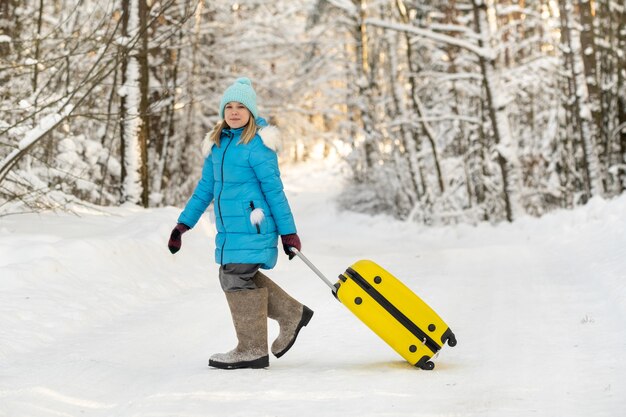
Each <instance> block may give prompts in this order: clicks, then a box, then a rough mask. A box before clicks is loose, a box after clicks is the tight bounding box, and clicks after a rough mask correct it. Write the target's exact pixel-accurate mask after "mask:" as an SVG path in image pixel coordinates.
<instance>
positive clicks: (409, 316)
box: [292, 248, 457, 370]
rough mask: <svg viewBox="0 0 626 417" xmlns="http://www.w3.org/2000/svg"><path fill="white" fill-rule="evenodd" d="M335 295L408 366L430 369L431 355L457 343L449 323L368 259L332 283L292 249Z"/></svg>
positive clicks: (356, 264)
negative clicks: (406, 362) (444, 346)
mask: <svg viewBox="0 0 626 417" xmlns="http://www.w3.org/2000/svg"><path fill="white" fill-rule="evenodd" d="M292 251H293V252H294V253H295V254H296V255H298V257H300V259H302V260H303V261H304V262H305V263H306V264H307V265H308V266H309V267H310V268H311V269H312V270H313V271H314V272H315V273H316V274H317V275H318V276H319V277H320V278H322V280H324V282H326V284H327V285H328V286H329V287H330V288H332V290H333V294H334V295H335V297H336V298H337V299H338V300H339V301H340V302H341V303H342V304H343V305H345V306H346V307H347V308H348V309H349V310H350V311H352V313H354V315H356V316H357V317H358V318H359V319H360V320H361V321H362V322H363V323H365V324H366V325H367V326H368V327H369V328H370V329H371V330H373V331H374V333H376V334H377V335H378V336H379V337H380V338H381V339H383V340H384V341H385V342H386V343H387V344H388V345H389V346H391V347H392V348H393V349H394V350H395V351H396V352H398V353H399V354H400V356H402V357H403V358H404V359H406V360H407V361H408V362H409V363H410V364H411V365H414V366H416V367H418V368H421V369H425V370H431V369H433V368H434V367H435V364H434V363H433V362H432V361H431V359H432V357H433V356H435V355H436V354H437V352H439V350H441V348H442V347H443V345H445V344H446V343H447V344H448V345H449V346H456V343H457V341H456V337H455V336H454V333H453V332H452V330H450V328H449V327H448V325H447V324H446V323H445V322H444V321H443V320H442V319H441V317H439V315H437V313H435V311H434V310H433V309H432V308H430V307H429V306H428V304H426V303H425V302H424V301H423V300H422V299H421V298H419V297H418V296H417V295H416V294H415V293H414V292H413V291H411V290H410V289H409V288H408V287H407V286H406V285H404V284H403V283H402V282H401V281H400V280H398V279H397V278H396V277H394V276H393V275H392V274H390V273H389V272H388V271H386V270H385V269H384V268H382V267H381V266H379V265H377V264H376V263H374V262H372V261H368V260H361V261H358V262H356V263H354V264H353V265H351V266H350V267H349V268H348V269H347V270H346V272H344V273H343V274H341V275H339V280H338V281H337V282H336V283H335V284H334V285H333V284H332V283H331V282H330V281H329V280H328V279H327V278H326V277H325V276H324V275H323V274H322V273H321V272H320V271H319V270H318V269H317V268H316V267H315V266H314V265H313V264H312V263H311V261H309V260H308V259H307V258H306V257H305V256H304V255H302V253H301V252H298V251H297V250H295V249H293V248H292Z"/></svg>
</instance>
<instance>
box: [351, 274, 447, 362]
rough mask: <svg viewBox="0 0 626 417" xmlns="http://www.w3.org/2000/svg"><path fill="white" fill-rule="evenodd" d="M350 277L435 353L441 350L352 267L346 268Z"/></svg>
mask: <svg viewBox="0 0 626 417" xmlns="http://www.w3.org/2000/svg"><path fill="white" fill-rule="evenodd" d="M345 275H347V276H348V278H350V279H352V280H353V281H354V282H355V283H356V284H357V285H358V286H359V287H361V288H362V289H363V290H364V291H365V292H366V293H367V294H368V295H369V296H370V297H372V298H373V299H374V300H375V301H376V302H377V303H378V304H380V306H381V307H382V308H384V309H385V310H386V311H387V312H388V313H389V314H391V316H392V317H393V318H395V319H396V320H397V321H398V322H399V323H400V324H402V325H403V326H404V327H405V328H406V329H407V330H408V331H410V332H411V333H412V334H413V335H414V336H415V337H417V338H418V339H419V340H420V341H422V343H423V344H425V345H426V347H428V349H430V350H431V351H432V352H433V353H437V352H438V351H439V350H441V346H440V345H439V344H438V343H437V342H435V341H434V340H433V339H432V338H431V337H430V336H428V335H427V334H426V333H425V332H424V331H423V330H422V329H420V328H419V327H418V326H417V325H416V324H415V323H413V321H412V320H411V319H409V318H408V317H407V316H406V315H404V314H403V313H402V312H401V311H400V310H398V308H397V307H396V306H394V305H393V304H392V303H391V302H390V301H389V300H387V298H386V297H385V296H384V295H382V294H381V293H380V292H379V291H378V290H377V289H376V288H374V287H373V286H372V285H371V284H370V283H369V282H367V281H366V280H365V278H363V277H362V276H361V275H360V274H359V273H358V272H356V271H355V270H354V269H352V268H348V269H347V270H346V274H345Z"/></svg>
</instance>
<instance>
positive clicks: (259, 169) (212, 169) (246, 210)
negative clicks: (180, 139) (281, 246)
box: [178, 118, 296, 269]
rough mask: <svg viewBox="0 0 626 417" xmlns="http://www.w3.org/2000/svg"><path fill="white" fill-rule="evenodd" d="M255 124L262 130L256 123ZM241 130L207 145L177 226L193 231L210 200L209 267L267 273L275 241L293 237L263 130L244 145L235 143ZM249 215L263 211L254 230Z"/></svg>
mask: <svg viewBox="0 0 626 417" xmlns="http://www.w3.org/2000/svg"><path fill="white" fill-rule="evenodd" d="M257 124H259V125H260V126H267V123H266V122H265V120H263V119H260V118H259V119H257ZM243 129H244V128H239V129H224V130H223V131H222V135H221V138H220V146H217V145H216V144H213V146H212V148H211V152H210V153H209V155H208V156H207V157H206V159H205V160H204V167H203V168H202V178H201V179H200V181H199V182H198V185H197V186H196V189H195V191H194V193H193V195H192V196H191V198H190V199H189V201H188V202H187V205H186V206H185V209H184V210H183V212H182V213H181V215H180V217H179V218H178V222H179V223H183V224H185V225H187V226H189V227H194V226H195V225H196V223H197V222H198V220H199V219H200V216H202V214H203V213H204V211H205V210H206V209H207V207H208V206H209V204H210V203H211V201H212V200H213V199H214V198H215V202H214V207H215V223H216V227H217V236H216V237H215V261H216V262H217V263H218V264H221V265H224V264H229V263H245V264H261V268H263V269H271V268H273V267H274V266H275V265H276V260H277V258H278V250H277V248H276V247H277V244H278V235H279V234H280V235H287V234H291V233H296V226H295V223H294V220H293V215H292V214H291V209H290V208H289V203H288V201H287V197H286V196H285V193H284V191H283V183H282V181H281V180H280V172H279V170H278V158H277V156H276V152H275V150H274V149H270V148H268V147H267V146H266V145H265V144H264V143H263V139H262V136H263V129H261V130H260V131H259V133H257V134H256V136H255V137H254V139H252V140H251V141H250V142H248V144H246V145H244V144H242V143H239V140H240V138H241V133H242V132H243ZM254 209H261V210H263V214H264V216H263V220H262V221H261V222H260V223H258V224H253V223H252V220H251V216H250V214H251V212H252V211H253V210H254ZM255 214H258V210H257V212H256V213H255Z"/></svg>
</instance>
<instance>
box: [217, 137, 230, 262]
mask: <svg viewBox="0 0 626 417" xmlns="http://www.w3.org/2000/svg"><path fill="white" fill-rule="evenodd" d="M227 136H228V137H229V138H230V139H232V133H230V132H227ZM232 142H233V141H232V140H231V141H230V142H228V145H226V147H225V148H224V152H223V153H222V166H221V170H222V189H221V190H220V195H219V197H218V198H217V208H218V209H219V211H220V220H221V221H222V227H223V228H224V243H222V250H221V256H220V265H224V246H226V225H225V224H224V216H222V193H223V192H224V159H225V158H226V151H227V150H228V147H229V146H230V144H231V143H232Z"/></svg>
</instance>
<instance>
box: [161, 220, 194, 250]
mask: <svg viewBox="0 0 626 417" xmlns="http://www.w3.org/2000/svg"><path fill="white" fill-rule="evenodd" d="M189 229H190V227H189V226H187V225H186V224H182V223H178V224H177V225H176V227H175V228H174V230H172V234H171V235H170V240H169V241H168V242H167V247H168V249H169V250H170V252H172V253H176V252H178V251H179V250H180V247H181V245H182V244H183V241H182V239H181V236H182V235H183V233H185V232H186V231H187V230H189Z"/></svg>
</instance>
